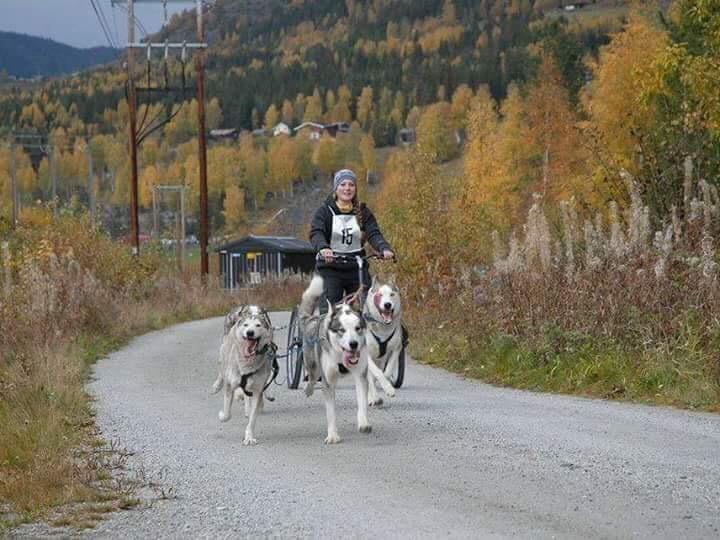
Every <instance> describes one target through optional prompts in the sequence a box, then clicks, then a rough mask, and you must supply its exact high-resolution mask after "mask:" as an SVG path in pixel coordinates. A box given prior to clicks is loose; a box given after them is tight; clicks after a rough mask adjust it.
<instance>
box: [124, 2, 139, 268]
mask: <svg viewBox="0 0 720 540" xmlns="http://www.w3.org/2000/svg"><path fill="white" fill-rule="evenodd" d="M127 12H128V50H127V70H128V82H127V84H128V86H127V90H128V113H129V115H130V127H129V131H130V242H131V244H132V250H133V255H136V256H137V255H140V221H139V219H138V164H137V130H136V128H137V110H136V106H137V99H136V96H135V81H134V79H133V56H134V54H135V53H134V51H133V48H132V47H131V44H133V43H135V7H134V0H128V3H127Z"/></svg>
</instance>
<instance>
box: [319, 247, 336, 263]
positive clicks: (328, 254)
mask: <svg viewBox="0 0 720 540" xmlns="http://www.w3.org/2000/svg"><path fill="white" fill-rule="evenodd" d="M320 256H321V257H322V258H323V259H325V262H332V261H333V250H332V249H330V248H325V249H321V250H320Z"/></svg>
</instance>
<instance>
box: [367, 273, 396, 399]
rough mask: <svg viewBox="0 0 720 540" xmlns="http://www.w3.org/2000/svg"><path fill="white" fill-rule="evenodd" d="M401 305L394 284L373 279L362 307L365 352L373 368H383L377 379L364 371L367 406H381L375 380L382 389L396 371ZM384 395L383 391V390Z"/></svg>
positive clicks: (371, 373)
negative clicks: (366, 380)
mask: <svg viewBox="0 0 720 540" xmlns="http://www.w3.org/2000/svg"><path fill="white" fill-rule="evenodd" d="M401 317H402V305H401V303H400V290H399V289H398V288H397V286H396V285H395V283H394V281H392V280H390V281H388V282H387V283H380V282H379V281H378V280H377V279H376V278H375V277H374V276H373V280H372V284H371V286H370V290H369V291H368V294H367V297H366V298H365V305H364V306H363V318H364V319H365V321H366V322H367V325H368V337H367V342H368V344H367V350H368V355H369V356H370V359H371V361H373V362H374V363H375V364H376V365H377V366H382V365H384V366H385V367H384V370H383V371H384V374H383V375H384V376H383V377H382V378H378V377H376V376H375V375H374V373H373V372H372V371H369V372H368V404H369V405H370V406H373V405H381V404H382V402H383V400H382V398H381V397H379V396H378V393H377V390H376V388H375V380H376V379H377V381H378V382H379V383H380V385H381V386H382V387H383V389H385V387H386V385H387V384H390V383H389V379H390V377H392V374H393V373H394V371H395V369H396V368H397V363H398V362H399V357H400V352H401V351H402V348H403V344H404V343H403V342H404V340H405V331H404V329H403V327H402V318H401ZM386 393H387V391H386Z"/></svg>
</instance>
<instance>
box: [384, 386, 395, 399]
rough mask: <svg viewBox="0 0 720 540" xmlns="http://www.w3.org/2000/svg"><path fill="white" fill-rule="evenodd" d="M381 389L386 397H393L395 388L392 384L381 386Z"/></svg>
mask: <svg viewBox="0 0 720 540" xmlns="http://www.w3.org/2000/svg"><path fill="white" fill-rule="evenodd" d="M383 390H384V391H385V395H386V396H387V397H395V389H394V388H393V387H392V386H390V387H388V388H383Z"/></svg>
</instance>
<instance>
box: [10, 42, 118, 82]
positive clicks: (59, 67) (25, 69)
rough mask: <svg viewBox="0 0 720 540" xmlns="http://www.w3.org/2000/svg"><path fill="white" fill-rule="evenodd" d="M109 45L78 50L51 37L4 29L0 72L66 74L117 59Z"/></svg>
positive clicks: (39, 74)
mask: <svg viewBox="0 0 720 540" xmlns="http://www.w3.org/2000/svg"><path fill="white" fill-rule="evenodd" d="M118 54H119V51H116V50H115V49H111V48H109V47H93V48H90V49H78V48H76V47H71V46H70V45H65V44H63V43H58V42H57V41H53V40H51V39H46V38H41V37H35V36H28V35H26V34H16V33H15V32H0V71H5V72H6V73H7V74H8V75H11V76H14V77H17V78H32V77H37V76H52V75H63V74H66V73H72V72H74V71H80V70H83V69H86V68H88V67H91V66H96V65H98V64H105V63H107V62H110V61H112V60H114V59H115V58H117V56H118Z"/></svg>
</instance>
